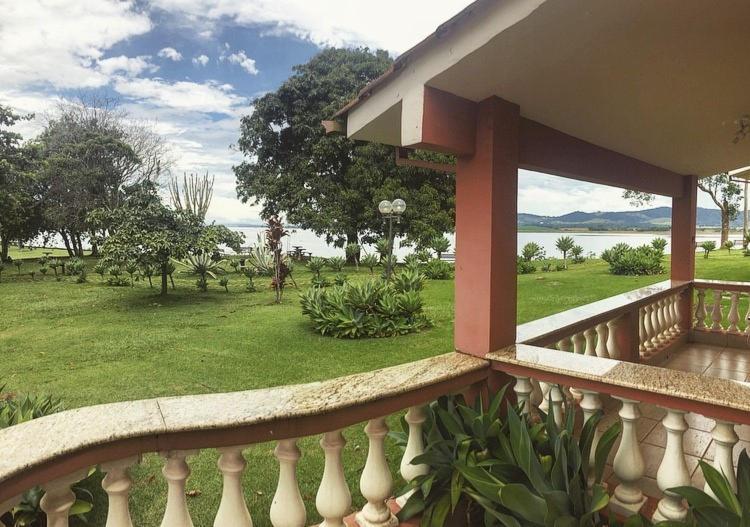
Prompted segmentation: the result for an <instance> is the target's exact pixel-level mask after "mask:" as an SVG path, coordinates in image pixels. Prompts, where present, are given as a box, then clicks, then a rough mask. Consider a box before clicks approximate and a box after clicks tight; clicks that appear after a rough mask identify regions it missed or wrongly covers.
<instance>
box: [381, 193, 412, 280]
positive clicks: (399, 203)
mask: <svg viewBox="0 0 750 527" xmlns="http://www.w3.org/2000/svg"><path fill="white" fill-rule="evenodd" d="M378 210H379V211H380V214H382V215H383V219H384V220H385V221H387V222H388V259H387V261H386V265H385V277H386V279H388V280H390V279H391V273H392V272H393V220H396V223H399V222H400V221H401V215H402V214H403V213H404V211H405V210H406V202H405V201H404V200H402V199H401V198H396V199H394V200H393V201H388V200H387V199H384V200H383V201H381V202H380V203H379V204H378Z"/></svg>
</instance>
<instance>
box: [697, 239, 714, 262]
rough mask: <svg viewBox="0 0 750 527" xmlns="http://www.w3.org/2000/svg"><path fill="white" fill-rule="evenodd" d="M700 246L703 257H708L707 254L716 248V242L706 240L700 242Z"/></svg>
mask: <svg viewBox="0 0 750 527" xmlns="http://www.w3.org/2000/svg"><path fill="white" fill-rule="evenodd" d="M700 247H701V249H703V258H708V255H709V254H710V253H711V251H713V250H715V249H716V242H715V241H712V240H708V241H705V242H703V243H701V245H700Z"/></svg>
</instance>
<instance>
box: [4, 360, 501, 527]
mask: <svg viewBox="0 0 750 527" xmlns="http://www.w3.org/2000/svg"><path fill="white" fill-rule="evenodd" d="M488 371H489V368H488V362H487V361H486V360H483V359H478V358H475V357H470V356H468V355H461V354H458V353H454V354H448V355H441V356H438V357H433V358H429V359H425V360H421V361H417V362H412V363H409V364H404V365H401V366H394V367H391V368H385V369H382V370H376V371H371V372H367V373H362V374H357V375H350V376H348V377H342V378H339V379H333V380H329V381H324V382H316V383H311V384H304V385H296V386H283V387H279V388H270V389H265V390H252V391H246V392H236V393H227V394H211V395H196V396H186V397H172V398H161V399H151V400H145V401H134V402H123V403H114V404H106V405H100V406H90V407H86V408H80V409H77V410H69V411H65V412H61V413H58V414H54V415H50V416H47V417H42V418H40V419H36V420H32V421H28V422H26V423H22V424H19V425H16V426H13V427H10V428H7V429H5V430H3V431H2V432H1V433H0V452H2V453H3V455H2V456H0V515H1V514H2V513H4V512H6V511H7V510H9V509H11V508H12V507H13V506H14V505H15V504H16V503H18V501H19V500H20V498H21V494H22V493H23V492H25V491H26V490H28V489H30V488H32V487H34V486H36V485H41V486H42V488H43V489H44V490H45V495H44V497H43V498H42V502H41V508H42V510H43V511H44V512H45V513H46V514H47V524H48V525H49V526H52V527H64V526H66V525H68V514H69V511H70V508H71V506H72V505H73V503H74V501H75V495H74V494H73V492H72V491H71V485H73V484H74V483H76V482H78V481H80V480H81V479H83V478H84V477H85V476H86V475H87V473H88V471H89V468H90V467H92V466H99V467H100V468H101V470H102V471H103V472H104V473H106V476H105V477H104V480H103V481H102V487H103V488H104V490H105V491H106V493H107V495H108V501H109V507H108V513H107V526H108V527H131V526H132V523H131V519H130V512H129V507H128V495H129V491H130V487H131V485H132V481H131V479H130V476H129V475H128V470H129V468H130V467H132V466H133V465H135V464H136V463H138V462H139V460H140V456H141V455H142V454H145V453H151V452H158V453H160V454H161V455H162V456H163V457H164V467H163V470H162V472H163V474H164V478H165V479H166V481H167V485H168V490H167V504H166V510H165V512H164V517H163V520H162V524H161V525H162V527H185V526H189V525H192V521H191V520H190V514H189V512H188V508H187V502H186V499H185V483H186V480H187V478H188V476H189V475H190V467H189V464H188V459H189V458H190V456H192V455H195V454H196V453H197V452H198V451H199V450H200V449H205V448H215V449H217V450H218V451H219V452H220V454H221V455H220V457H219V462H218V468H219V472H220V473H221V477H222V478H223V490H222V496H221V502H220V504H219V508H218V511H217V512H216V520H215V523H214V525H217V526H218V525H221V526H229V525H231V526H233V527H249V526H250V525H252V523H251V514H250V512H249V511H248V509H247V506H246V504H245V500H244V498H243V491H242V486H241V480H242V473H243V472H244V470H245V465H246V461H245V459H244V458H243V455H242V450H243V449H244V448H246V446H247V445H248V444H251V443H259V442H264V441H276V442H277V446H276V449H275V455H276V458H277V459H278V462H279V476H278V485H277V488H276V494H275V495H274V498H273V502H272V505H271V509H270V511H264V512H263V514H268V515H270V519H271V523H272V524H273V525H274V526H276V527H282V526H283V527H304V526H305V525H307V521H306V516H305V506H304V503H303V501H302V497H301V496H302V494H301V493H300V490H299V488H298V484H297V477H296V465H297V460H298V459H299V457H300V451H299V450H298V448H297V438H299V437H303V436H311V435H317V434H322V438H321V441H320V446H321V448H322V449H323V451H324V454H325V466H324V469H323V474H322V477H321V481H320V487H319V488H318V492H317V496H316V500H315V504H316V507H317V510H318V513H319V514H320V516H321V517H322V518H324V520H325V521H324V524H325V525H327V526H339V525H343V523H342V520H343V518H344V517H345V516H346V515H347V514H349V511H350V506H351V497H350V494H349V489H348V487H347V483H346V480H345V479H344V470H343V465H342V449H343V448H344V447H345V440H344V438H343V436H342V434H341V429H342V428H345V427H347V426H350V425H353V424H356V423H361V422H364V421H367V422H368V424H367V426H366V427H365V432H366V434H367V436H368V440H369V450H368V455H367V462H366V464H365V466H364V468H363V470H362V478H361V485H360V491H361V493H362V495H363V496H364V497H365V499H366V500H367V504H366V505H365V506H364V507H363V509H362V511H361V512H360V513H359V514H361V515H362V516H361V518H362V519H363V520H364V522H361V523H365V522H369V523H370V524H380V523H382V521H383V520H384V519H385V520H387V519H388V517H389V515H390V514H391V512H390V510H389V509H388V507H387V505H386V500H387V499H388V498H390V497H391V492H392V489H391V487H392V478H391V472H390V469H389V466H388V463H387V461H386V458H385V451H384V440H385V437H386V435H387V433H388V427H387V425H386V422H385V417H386V416H388V415H389V414H392V413H394V412H398V411H400V410H403V409H407V408H408V411H407V413H406V421H407V422H408V423H409V435H408V442H407V447H406V450H405V453H404V457H403V459H402V461H401V475H402V476H403V478H404V479H406V480H407V481H409V480H411V479H412V478H414V477H416V476H417V475H419V474H420V473H423V471H424V470H425V469H426V467H424V466H415V465H411V464H410V462H411V460H412V459H413V458H414V457H415V456H417V455H419V454H420V453H421V452H422V451H423V448H424V446H423V443H422V423H423V422H424V420H425V413H424V407H423V405H424V404H425V403H427V402H429V401H431V400H433V399H435V398H437V397H439V396H440V395H443V394H446V393H451V392H454V391H457V390H461V389H463V388H466V387H471V386H473V385H476V384H478V383H482V382H483V381H484V379H485V378H486V376H487V373H488ZM32 445H33V447H32ZM255 512H256V513H260V511H255Z"/></svg>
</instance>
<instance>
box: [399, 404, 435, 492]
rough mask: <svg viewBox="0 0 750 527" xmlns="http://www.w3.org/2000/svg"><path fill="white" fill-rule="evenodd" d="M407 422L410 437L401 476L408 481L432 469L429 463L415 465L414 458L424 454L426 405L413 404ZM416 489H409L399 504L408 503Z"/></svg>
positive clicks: (407, 413) (402, 461)
mask: <svg viewBox="0 0 750 527" xmlns="http://www.w3.org/2000/svg"><path fill="white" fill-rule="evenodd" d="M405 419H406V422H407V423H408V425H409V438H408V439H407V440H406V449H405V450H404V457H402V458H401V477H402V478H404V481H406V482H407V483H408V482H410V481H412V480H413V479H414V478H416V477H417V476H422V475H424V474H427V473H428V472H429V471H430V467H429V466H427V465H413V464H412V463H411V461H412V459H414V458H415V457H417V456H421V455H422V454H424V438H423V436H422V425H423V423H424V422H425V420H426V419H427V410H426V408H425V407H424V406H412V407H411V408H409V411H407V412H406V417H405ZM413 493H414V491H413V490H412V491H409V493H408V494H406V495H405V496H401V497H400V498H399V499H398V503H399V505H402V506H403V504H404V503H406V500H407V499H409V496H411V495H412V494H413Z"/></svg>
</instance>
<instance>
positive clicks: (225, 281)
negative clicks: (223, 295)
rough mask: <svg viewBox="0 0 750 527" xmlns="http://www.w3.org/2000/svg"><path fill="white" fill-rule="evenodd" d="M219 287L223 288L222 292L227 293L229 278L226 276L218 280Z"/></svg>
mask: <svg viewBox="0 0 750 527" xmlns="http://www.w3.org/2000/svg"><path fill="white" fill-rule="evenodd" d="M219 285H220V286H221V287H223V288H224V291H226V292H227V293H228V292H229V278H228V277H226V276H222V277H221V278H220V279H219Z"/></svg>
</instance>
